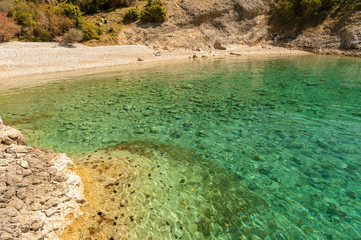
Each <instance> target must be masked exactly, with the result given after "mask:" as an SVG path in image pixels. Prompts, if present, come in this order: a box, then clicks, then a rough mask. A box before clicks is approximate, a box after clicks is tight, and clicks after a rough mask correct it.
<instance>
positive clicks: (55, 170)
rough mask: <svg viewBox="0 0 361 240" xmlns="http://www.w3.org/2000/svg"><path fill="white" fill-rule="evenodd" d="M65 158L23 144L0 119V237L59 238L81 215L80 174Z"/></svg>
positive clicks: (81, 189)
mask: <svg viewBox="0 0 361 240" xmlns="http://www.w3.org/2000/svg"><path fill="white" fill-rule="evenodd" d="M72 165H73V163H72V161H71V160H70V159H69V158H67V157H66V156H65V155H64V154H56V153H54V152H52V151H51V150H47V149H43V148H38V147H30V146H26V145H25V140H24V137H23V136H22V135H21V133H20V132H19V131H17V130H15V129H13V128H11V127H8V126H4V125H3V124H2V122H1V120H0V216H1V218H0V239H4V240H6V239H29V240H30V239H31V240H34V239H57V238H58V237H57V236H58V234H59V233H60V232H61V231H62V230H63V229H64V228H65V227H66V226H67V225H68V224H69V223H70V222H67V216H68V215H69V214H71V215H72V216H74V217H77V216H79V215H81V211H80V206H81V205H82V204H83V203H84V202H85V199H84V196H83V186H82V183H81V179H80V177H79V176H77V175H74V174H72V173H71V172H70V171H69V170H67V168H68V167H69V166H72Z"/></svg>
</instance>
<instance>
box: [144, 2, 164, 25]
mask: <svg viewBox="0 0 361 240" xmlns="http://www.w3.org/2000/svg"><path fill="white" fill-rule="evenodd" d="M140 19H141V20H142V21H143V22H164V21H166V20H167V14H166V12H165V11H164V9H163V6H162V5H160V4H151V6H147V7H146V8H145V10H143V11H142V12H141V13H140Z"/></svg>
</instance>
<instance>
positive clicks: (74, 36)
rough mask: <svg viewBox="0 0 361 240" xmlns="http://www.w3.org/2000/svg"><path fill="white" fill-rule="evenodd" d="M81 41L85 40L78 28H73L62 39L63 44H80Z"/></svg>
mask: <svg viewBox="0 0 361 240" xmlns="http://www.w3.org/2000/svg"><path fill="white" fill-rule="evenodd" d="M81 40H83V32H82V31H81V30H79V29H76V28H71V29H70V30H69V31H68V32H67V33H65V34H64V35H63V37H62V42H64V43H74V42H80V41H81Z"/></svg>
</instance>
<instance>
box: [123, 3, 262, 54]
mask: <svg viewBox="0 0 361 240" xmlns="http://www.w3.org/2000/svg"><path fill="white" fill-rule="evenodd" d="M164 8H165V10H166V12H167V13H168V21H166V22H165V23H163V24H139V23H137V24H130V25H128V26H126V27H125V28H124V30H123V31H122V32H121V33H120V35H119V42H120V44H145V45H148V46H150V47H153V48H158V49H167V50H172V49H174V48H186V49H193V50H198V49H203V50H206V49H213V46H214V43H215V42H219V43H221V44H222V45H224V46H230V45H232V44H241V43H254V42H257V41H260V40H261V39H263V38H265V37H266V35H267V27H266V24H267V21H268V17H267V15H266V11H267V5H266V4H265V3H264V2H263V1H262V0H225V1H217V0H207V1H206V2H204V1H201V2H200V1H194V0H173V1H165V6H164Z"/></svg>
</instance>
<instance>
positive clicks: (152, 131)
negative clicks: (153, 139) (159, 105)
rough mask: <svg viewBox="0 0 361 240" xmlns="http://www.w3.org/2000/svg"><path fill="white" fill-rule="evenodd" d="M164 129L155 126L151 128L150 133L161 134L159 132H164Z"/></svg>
mask: <svg viewBox="0 0 361 240" xmlns="http://www.w3.org/2000/svg"><path fill="white" fill-rule="evenodd" d="M163 129H164V127H163V126H153V127H151V128H150V132H151V133H159V132H162V131H163Z"/></svg>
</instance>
